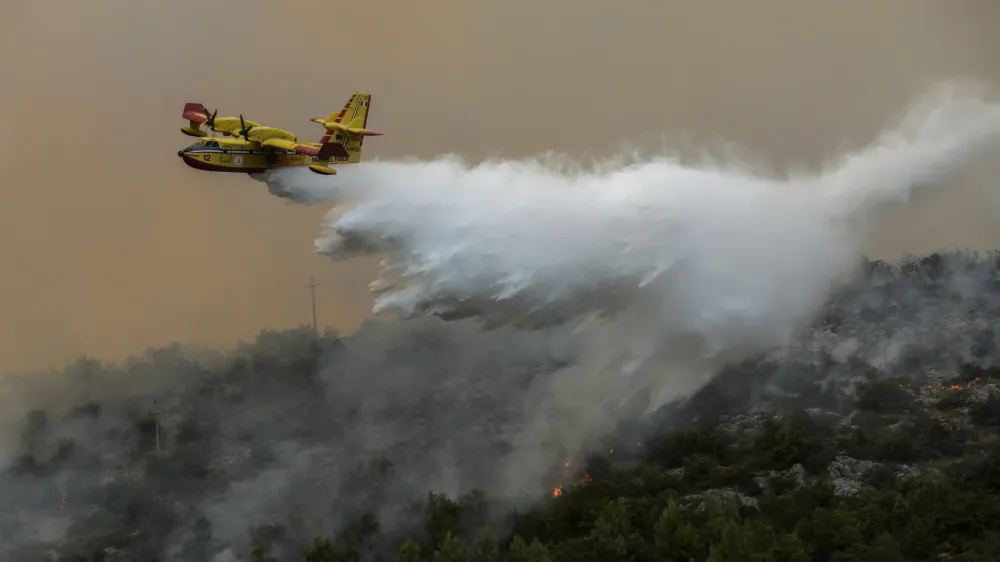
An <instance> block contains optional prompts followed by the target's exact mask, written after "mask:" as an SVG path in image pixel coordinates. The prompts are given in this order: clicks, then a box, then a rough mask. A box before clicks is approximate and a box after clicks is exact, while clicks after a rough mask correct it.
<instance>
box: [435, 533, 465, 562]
mask: <svg viewBox="0 0 1000 562" xmlns="http://www.w3.org/2000/svg"><path fill="white" fill-rule="evenodd" d="M468 559H469V553H468V551H466V550H465V548H464V547H462V545H461V544H459V543H458V541H457V540H455V535H453V534H451V531H445V533H444V537H442V538H441V543H440V544H439V545H438V548H437V550H436V551H435V552H434V562H465V561H466V560H468Z"/></svg>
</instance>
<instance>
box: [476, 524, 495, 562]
mask: <svg viewBox="0 0 1000 562" xmlns="http://www.w3.org/2000/svg"><path fill="white" fill-rule="evenodd" d="M471 558H472V562H497V558H498V557H497V543H496V540H494V538H493V532H492V531H491V530H490V528H489V527H484V528H483V530H482V531H480V532H479V535H477V536H476V543H475V544H474V545H473V547H472V556H471Z"/></svg>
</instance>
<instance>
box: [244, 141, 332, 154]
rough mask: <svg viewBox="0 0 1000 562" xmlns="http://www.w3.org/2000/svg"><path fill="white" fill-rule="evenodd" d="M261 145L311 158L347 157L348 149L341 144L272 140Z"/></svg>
mask: <svg viewBox="0 0 1000 562" xmlns="http://www.w3.org/2000/svg"><path fill="white" fill-rule="evenodd" d="M260 144H261V146H270V147H272V148H278V149H281V150H294V151H295V152H298V153H299V154H306V155H309V156H324V157H326V156H342V157H346V156H347V149H346V148H344V145H343V144H341V143H339V142H328V143H326V144H316V143H310V144H304V143H301V142H295V141H290V140H288V139H274V138H272V139H267V140H266V141H264V142H262V143H260Z"/></svg>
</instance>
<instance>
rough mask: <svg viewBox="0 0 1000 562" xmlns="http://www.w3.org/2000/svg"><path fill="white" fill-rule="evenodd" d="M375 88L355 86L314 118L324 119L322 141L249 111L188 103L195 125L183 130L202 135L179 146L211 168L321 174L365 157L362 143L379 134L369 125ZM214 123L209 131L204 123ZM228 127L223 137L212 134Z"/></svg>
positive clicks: (193, 161)
mask: <svg viewBox="0 0 1000 562" xmlns="http://www.w3.org/2000/svg"><path fill="white" fill-rule="evenodd" d="M371 102H372V97H371V94H368V93H365V92H354V95H353V96H351V99H350V100H348V102H347V104H346V105H344V108H343V109H341V110H340V111H339V112H334V113H331V114H330V115H328V116H327V117H326V119H323V118H322V117H314V118H312V119H310V121H313V122H315V123H319V124H320V125H323V127H324V128H325V129H326V134H324V135H323V137H322V138H321V139H320V141H319V142H318V143H316V142H299V140H298V138H297V137H296V136H295V135H294V134H292V133H289V132H288V131H283V130H281V129H276V128H274V127H265V126H263V125H261V124H260V123H256V122H254V121H246V120H244V119H243V116H242V115H240V116H239V117H217V114H218V113H219V110H215V111H214V112H212V113H209V112H208V110H207V109H206V108H205V106H204V105H202V104H200V103H187V104H185V105H184V113H183V117H184V118H185V119H187V120H188V121H189V122H190V126H188V127H182V128H181V132H182V133H184V134H185V135H190V136H192V137H200V138H201V140H200V141H199V142H196V143H194V144H192V145H190V146H188V147H186V148H185V149H183V150H180V151H178V152H177V156H180V157H181V158H182V159H183V160H184V163H185V164H187V165H188V166H191V167H192V168H195V169H197V170H206V171H209V172H240V173H245V174H258V173H261V172H264V171H266V170H269V169H273V168H285V167H290V166H309V169H310V170H312V171H313V172H316V173H317V174H323V175H327V176H329V175H333V174H336V173H337V170H336V169H334V168H332V167H331V166H330V164H333V163H343V164H354V163H357V162H360V161H361V145H362V144H364V140H365V137H371V136H379V135H381V134H382V133H376V132H374V131H370V130H368V129H367V128H365V127H366V125H367V124H368V112H369V111H371ZM202 124H205V125H207V126H208V131H205V130H202V128H201V125H202ZM209 131H214V132H216V133H222V135H223V136H222V137H214V136H210V135H209V134H207V133H208V132H209Z"/></svg>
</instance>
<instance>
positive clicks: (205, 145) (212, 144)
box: [184, 140, 222, 152]
mask: <svg viewBox="0 0 1000 562" xmlns="http://www.w3.org/2000/svg"><path fill="white" fill-rule="evenodd" d="M184 151H185V152H221V151H222V148H221V147H220V146H219V141H214V140H209V141H201V142H196V143H194V144H192V145H188V147H187V148H185V149H184Z"/></svg>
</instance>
